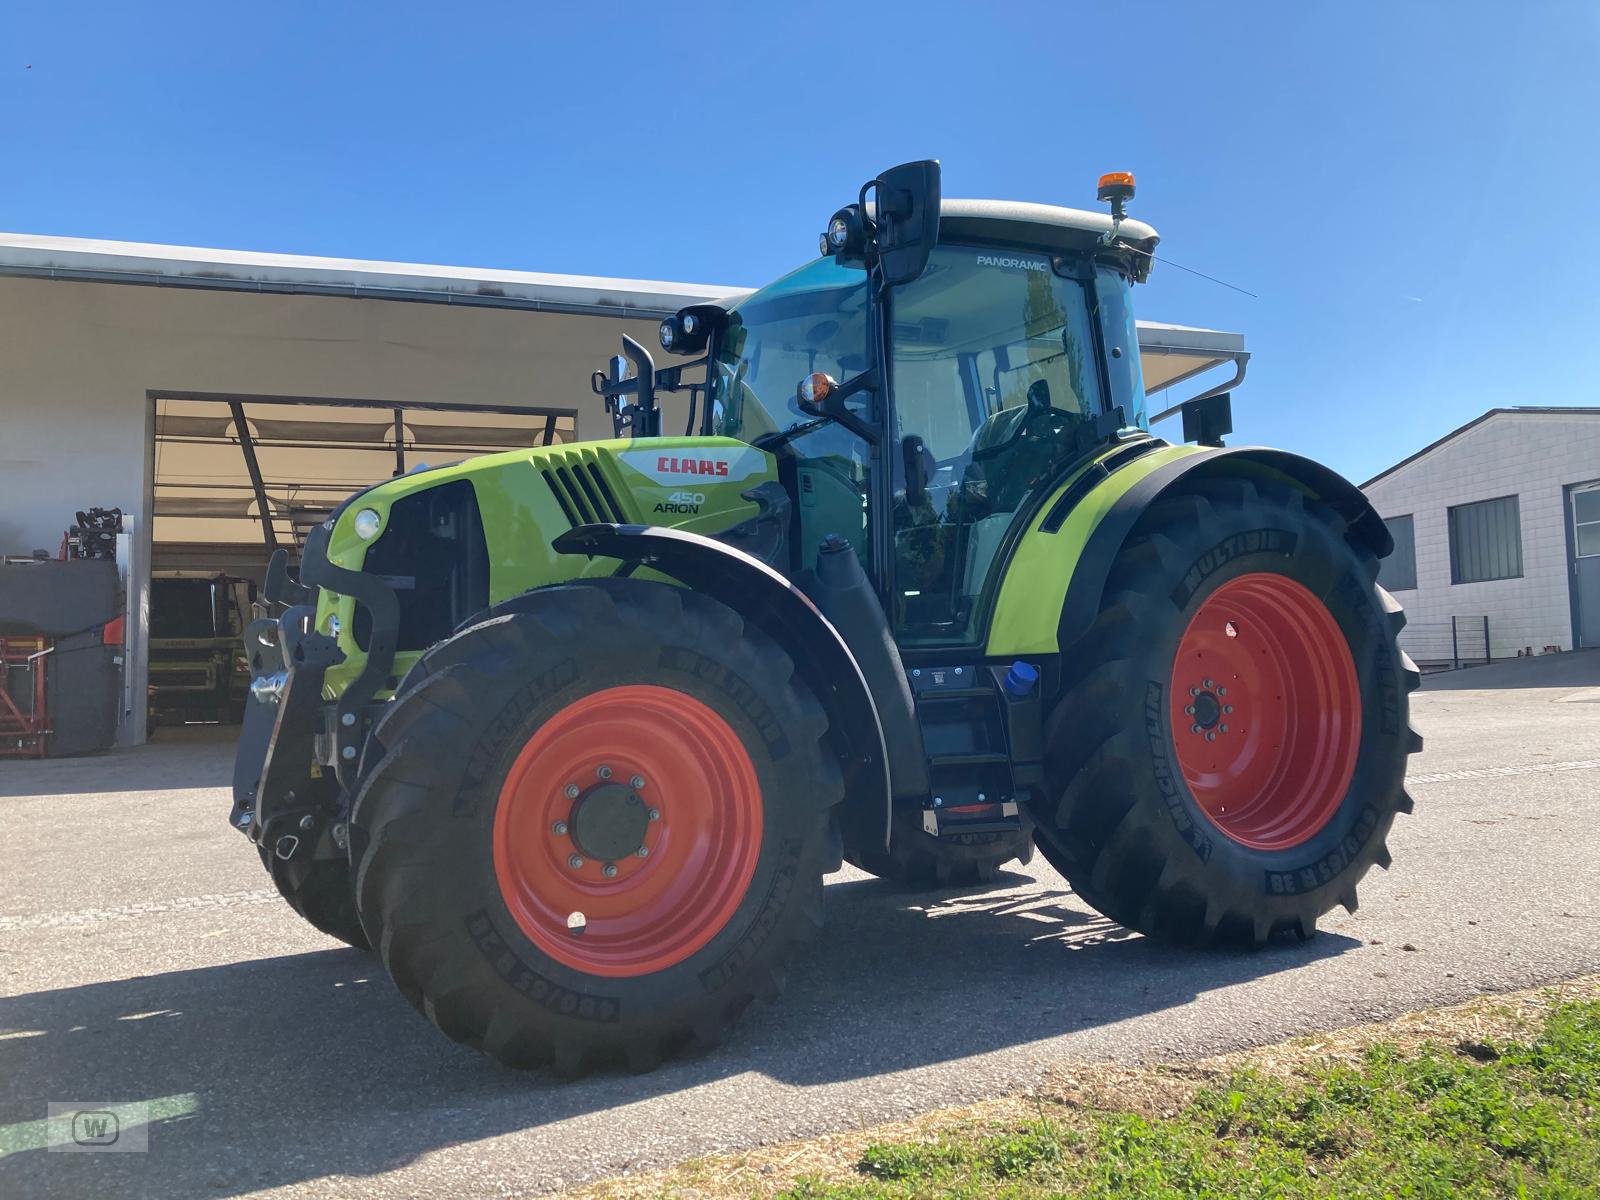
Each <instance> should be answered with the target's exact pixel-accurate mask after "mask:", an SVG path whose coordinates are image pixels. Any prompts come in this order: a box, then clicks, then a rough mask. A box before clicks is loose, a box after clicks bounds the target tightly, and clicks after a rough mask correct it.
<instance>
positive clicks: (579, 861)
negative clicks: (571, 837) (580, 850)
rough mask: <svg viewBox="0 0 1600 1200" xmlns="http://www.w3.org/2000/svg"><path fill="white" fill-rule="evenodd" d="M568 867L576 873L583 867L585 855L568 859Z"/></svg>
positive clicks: (576, 855)
mask: <svg viewBox="0 0 1600 1200" xmlns="http://www.w3.org/2000/svg"><path fill="white" fill-rule="evenodd" d="M567 866H569V867H571V868H572V869H573V870H574V871H576V870H577V869H578V868H579V867H581V866H583V855H581V854H574V855H573V856H572V857H571V858H569V859H567Z"/></svg>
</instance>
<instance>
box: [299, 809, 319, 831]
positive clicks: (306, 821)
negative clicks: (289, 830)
mask: <svg viewBox="0 0 1600 1200" xmlns="http://www.w3.org/2000/svg"><path fill="white" fill-rule="evenodd" d="M316 823H317V819H316V818H315V817H313V816H312V815H311V814H310V813H307V814H306V815H305V816H303V817H301V818H300V828H301V829H304V830H307V831H309V830H310V829H311V827H312V826H313V825H315V824H316Z"/></svg>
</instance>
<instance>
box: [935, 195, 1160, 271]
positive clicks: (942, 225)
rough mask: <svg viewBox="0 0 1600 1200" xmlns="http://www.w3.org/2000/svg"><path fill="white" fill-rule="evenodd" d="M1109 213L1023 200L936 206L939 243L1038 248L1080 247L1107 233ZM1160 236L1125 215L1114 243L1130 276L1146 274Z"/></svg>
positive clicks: (974, 201) (952, 201) (1109, 225)
mask: <svg viewBox="0 0 1600 1200" xmlns="http://www.w3.org/2000/svg"><path fill="white" fill-rule="evenodd" d="M1111 228H1112V221H1111V215H1110V214H1109V213H1103V212H1090V211H1088V210H1085V209H1081V208H1062V207H1060V206H1058V205H1055V204H1032V203H1029V202H1028V201H1025V200H945V201H943V202H942V203H941V204H940V206H939V240H940V241H981V242H1001V243H1005V244H1007V245H1014V246H1025V247H1032V248H1036V249H1039V250H1053V249H1060V250H1081V249H1083V248H1084V247H1085V245H1086V244H1088V243H1092V242H1093V241H1096V240H1098V239H1099V238H1101V237H1103V236H1105V235H1106V234H1108V233H1110V232H1111ZM1160 240H1161V235H1160V234H1158V233H1157V232H1156V231H1155V230H1154V229H1153V228H1152V227H1151V226H1149V225H1146V224H1145V223H1144V222H1143V221H1135V220H1131V219H1125V220H1124V221H1123V222H1122V224H1121V225H1120V226H1119V227H1118V228H1117V243H1118V244H1119V245H1120V246H1122V247H1123V248H1124V250H1125V252H1126V253H1127V255H1128V258H1129V260H1130V262H1129V266H1130V268H1131V270H1132V274H1133V276H1134V278H1136V279H1139V280H1143V279H1144V278H1145V276H1147V275H1148V274H1149V273H1150V260H1151V255H1152V254H1153V252H1154V251H1155V248H1156V243H1157V242H1159V241H1160Z"/></svg>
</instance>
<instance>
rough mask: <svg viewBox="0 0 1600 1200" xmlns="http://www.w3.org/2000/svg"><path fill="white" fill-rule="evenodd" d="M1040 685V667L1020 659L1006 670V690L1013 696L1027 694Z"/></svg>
mask: <svg viewBox="0 0 1600 1200" xmlns="http://www.w3.org/2000/svg"><path fill="white" fill-rule="evenodd" d="M1038 685H1039V668H1038V667H1036V666H1034V665H1033V664H1032V663H1025V662H1023V661H1021V660H1020V659H1019V660H1017V661H1016V662H1014V663H1012V664H1011V669H1010V670H1009V671H1007V672H1006V683H1005V687H1006V691H1008V692H1010V693H1011V694H1012V695H1013V696H1026V695H1028V694H1029V693H1031V692H1032V691H1033V689H1034V688H1036V687H1037V686H1038Z"/></svg>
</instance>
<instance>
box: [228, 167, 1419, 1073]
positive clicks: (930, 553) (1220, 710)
mask: <svg viewBox="0 0 1600 1200" xmlns="http://www.w3.org/2000/svg"><path fill="white" fill-rule="evenodd" d="M1100 191H1101V199H1102V200H1106V201H1109V202H1110V212H1109V213H1108V214H1104V215H1103V214H1100V213H1096V212H1083V211H1075V210H1071V209H1065V208H1056V207H1051V206H1046V205H1039V204H1023V203H1010V202H998V201H963V200H941V197H940V185H939V168H938V164H937V163H935V162H919V163H910V164H906V165H904V166H900V167H896V168H894V169H892V170H889V171H885V172H884V173H883V174H882V175H880V176H879V177H878V178H876V179H874V180H872V181H870V182H869V183H868V184H867V185H866V186H864V187H863V188H862V189H861V191H860V194H859V197H858V199H857V201H856V203H853V204H850V205H848V206H846V207H845V208H842V209H840V210H839V212H838V213H837V214H836V215H835V216H834V217H833V218H832V220H830V221H829V223H828V226H827V228H826V230H825V232H824V233H823V235H822V243H821V254H820V256H819V257H817V258H815V259H813V260H812V261H811V262H809V263H807V264H806V265H805V266H802V267H801V268H800V269H798V270H796V271H794V272H792V273H791V274H789V275H786V276H785V277H784V278H782V279H780V280H779V281H777V282H776V283H774V284H772V285H771V286H769V287H766V288H763V289H761V290H760V291H757V292H755V293H754V294H752V295H750V296H748V297H746V298H744V299H742V300H739V301H738V302H736V303H732V304H729V305H727V306H725V307H724V306H718V305H710V304H700V305H694V306H692V307H690V308H686V309H684V310H682V311H681V312H679V313H678V314H677V315H676V316H674V317H673V318H671V319H669V320H668V321H666V322H664V323H663V325H662V328H661V343H662V346H663V348H664V349H666V350H667V351H669V352H672V353H674V354H679V355H688V356H692V357H691V358H689V359H688V360H686V361H683V362H681V363H678V364H674V365H671V366H667V367H664V368H661V369H657V368H656V366H655V365H654V363H653V362H652V361H651V357H650V355H649V353H648V352H646V350H645V348H644V347H643V346H641V345H639V344H638V343H637V342H635V341H633V340H632V339H627V338H625V339H624V343H625V351H626V359H624V358H623V357H622V356H619V357H618V358H617V359H614V360H612V364H611V368H610V370H609V371H607V372H597V373H596V376H595V378H594V379H593V380H592V381H591V382H592V386H593V387H594V389H595V390H596V391H598V392H599V393H601V394H602V395H603V396H604V398H605V403H606V406H607V409H608V410H609V411H610V412H611V414H612V418H613V421H614V423H615V426H616V433H617V436H616V438H615V439H614V440H608V441H599V442H591V443H586V444H577V445H569V446H552V447H544V448H539V449H531V450H523V451H515V452H512V453H505V454H494V455H489V456H486V457H482V458H476V459H472V460H470V461H468V462H464V463H459V464H456V465H453V466H447V467H439V468H436V469H432V470H419V471H416V472H414V473H412V474H409V475H405V476H402V477H400V478H396V479H392V480H388V481H386V482H383V483H380V484H377V485H375V486H374V487H371V488H369V489H367V490H365V491H363V492H360V493H358V494H356V495H355V496H353V497H351V498H350V499H349V500H348V501H346V502H345V503H344V504H343V505H342V506H341V507H340V508H339V509H338V510H337V511H336V512H335V513H334V514H333V516H332V517H330V518H329V519H328V521H326V522H325V523H324V524H323V525H321V526H319V527H318V528H316V529H315V530H313V531H312V533H311V534H310V535H309V537H308V538H307V540H306V544H305V546H304V548H303V553H302V557H301V563H300V567H299V572H298V575H297V576H296V575H292V574H291V573H290V572H289V571H288V570H287V568H286V565H285V560H284V558H283V556H282V554H281V553H280V554H279V555H278V556H276V558H275V561H274V562H273V564H272V566H271V569H270V570H269V574H268V578H267V582H266V586H265V587H264V589H263V592H264V595H265V596H266V597H267V599H268V600H269V601H271V602H272V605H273V606H272V607H271V608H268V607H266V606H263V607H262V608H261V609H259V610H258V612H259V614H260V615H259V616H258V619H257V620H256V621H255V622H254V623H253V624H252V625H251V627H250V628H249V630H248V631H247V635H246V643H247V649H248V652H249V656H250V659H251V668H252V684H251V691H252V697H253V702H252V703H251V704H250V706H249V710H248V713H247V716H246V722H245V729H244V731H243V736H242V740H241V744H240V749H239V757H238V762H237V766H236V772H235V782H234V808H233V814H232V821H233V824H234V825H235V826H236V827H237V828H239V829H240V830H242V831H244V832H245V833H246V834H247V835H248V836H249V837H250V839H251V840H252V841H253V842H254V843H255V844H256V845H257V846H258V848H259V851H260V854H261V857H262V859H263V861H264V862H265V863H266V865H267V867H268V869H269V870H270V872H271V874H272V877H273V879H274V881H275V882H276V884H277V886H278V888H279V889H280V890H281V891H282V893H283V894H284V896H285V898H286V899H287V900H288V901H289V902H290V903H291V904H292V905H293V906H294V907H295V908H296V909H297V910H298V911H299V912H300V913H301V914H302V915H304V916H305V917H306V918H307V919H308V920H309V921H310V922H311V923H312V924H314V925H315V926H317V927H318V928H319V929H322V930H324V931H326V932H328V933H330V934H332V935H333V936H335V937H338V938H342V939H343V940H345V941H346V942H349V943H351V944H352V945H356V946H362V947H367V946H370V947H373V948H375V949H376V950H377V951H378V953H379V954H380V955H381V956H382V959H383V962H384V965H385V966H386V967H387V968H388V970H389V973H390V974H391V975H392V977H393V978H394V980H395V982H396V984H398V986H399V988H400V990H401V992H402V993H403V994H404V995H405V996H406V998H407V999H409V1000H410V1001H411V1002H412V1004H414V1005H415V1006H416V1008H417V1009H418V1010H419V1011H420V1012H422V1013H423V1014H424V1015H426V1016H427V1017H428V1019H429V1020H431V1021H433V1022H434V1023H435V1024H436V1025H437V1026H438V1027H439V1028H440V1029H441V1030H443V1031H444V1032H445V1033H446V1034H447V1035H448V1036H450V1037H451V1038H454V1039H456V1040H457V1041H462V1042H466V1043H468V1044H470V1045H472V1046H475V1047H477V1048H479V1049H481V1050H482V1051H484V1052H485V1053H487V1054H489V1055H491V1056H493V1057H494V1058H496V1059H499V1060H501V1061H503V1062H506V1063H510V1064H514V1065H519V1066H539V1065H550V1066H553V1067H554V1068H555V1069H556V1070H558V1071H559V1072H562V1073H564V1074H569V1075H570V1074H576V1073H581V1072H583V1071H585V1070H588V1069H590V1068H593V1067H596V1066H600V1065H604V1064H609V1063H620V1064H624V1065H626V1066H628V1067H631V1068H633V1069H647V1068H649V1067H650V1066H652V1065H653V1064H655V1063H656V1062H658V1061H660V1060H661V1059H662V1058H663V1057H664V1056H668V1055H671V1054H674V1053H677V1052H679V1051H683V1050H686V1049H693V1048H698V1047H705V1046H709V1045H712V1044H714V1043H715V1042H716V1041H717V1040H718V1039H719V1038H720V1037H721V1035H722V1034H723V1032H724V1031H725V1030H726V1029H727V1027H728V1026H729V1024H730V1023H731V1022H732V1021H733V1020H735V1019H736V1018H737V1017H738V1015H739V1014H740V1013H741V1012H742V1011H743V1010H744V1008H745V1007H746V1006H747V1005H748V1003H749V1002H750V1001H751V1000H752V999H753V998H756V997H763V998H767V997H771V996H773V995H775V994H776V993H777V992H778V990H779V989H780V987H781V985H782V983H783V979H784V971H785V963H786V961H787V960H788V959H789V957H790V954H791V951H792V950H793V949H794V948H795V947H796V946H797V945H798V944H799V943H802V942H804V941H806V940H807V939H809V938H811V937H813V936H814V935H815V934H816V933H817V932H818V931H819V930H820V928H821V925H822V891H823V889H822V879H823V876H824V875H826V874H827V873H829V872H830V871H833V870H835V869H837V868H838V867H839V866H840V864H841V862H842V861H849V862H851V863H853V864H855V865H856V866H858V867H860V868H862V869H864V870H866V871H868V872H871V873H873V874H876V875H880V876H885V877H889V878H892V879H895V880H898V881H900V882H901V883H902V884H907V885H915V884H933V885H940V884H970V883H976V882H981V881H983V880H985V879H987V878H989V877H990V876H991V875H992V874H993V873H994V871H995V869H996V868H997V867H999V866H1000V865H1001V864H1003V863H1005V862H1007V861H1008V860H1010V859H1013V858H1022V859H1024V860H1026V858H1027V857H1028V856H1029V854H1030V852H1031V847H1033V846H1037V847H1038V849H1039V851H1040V853H1041V854H1043V856H1044V858H1045V859H1046V860H1047V861H1048V862H1049V863H1050V865H1051V866H1053V867H1055V868H1056V870H1058V871H1059V872H1060V873H1061V874H1062V875H1063V876H1065V877H1066V879H1067V880H1068V881H1069V882H1070V883H1071V885H1072V887H1073V889H1074V890H1075V891H1077V892H1078V893H1079V894H1080V895H1081V896H1082V898H1083V899H1084V900H1085V901H1086V902H1087V903H1089V904H1091V905H1093V906H1094V907H1095V908H1097V909H1098V910H1100V911H1101V912H1102V913H1104V914H1106V915H1107V916H1108V917H1110V918H1112V919H1113V920H1115V921H1118V922H1120V923H1122V924H1123V925H1125V926H1127V927H1129V928H1131V929H1135V930H1138V931H1140V932H1142V933H1145V934H1147V935H1152V936H1155V937H1160V938H1165V939H1170V940H1172V941H1175V942H1178V943H1183V944H1190V945H1210V944H1229V945H1244V946H1253V945H1260V944H1262V943H1265V942H1267V941H1268V940H1269V939H1274V938H1306V937H1309V936H1311V934H1312V933H1313V931H1314V929H1315V927H1316V923H1317V920H1318V918H1319V917H1320V916H1322V914H1324V913H1325V912H1327V911H1329V910H1330V909H1331V908H1333V907H1334V906H1335V905H1344V906H1345V907H1346V908H1349V909H1354V907H1355V905H1356V885H1357V883H1358V882H1359V881H1360V880H1361V878H1362V876H1363V875H1365V873H1366V872H1367V870H1368V869H1369V868H1370V867H1371V866H1372V865H1373V864H1374V863H1377V864H1379V865H1380V866H1385V867H1387V866H1388V865H1389V853H1388V850H1387V848H1386V846H1385V839H1386V836H1387V834H1388V832H1389V829H1390V826H1391V824H1392V822H1393V820H1394V816H1395V814H1396V813H1397V812H1407V811H1409V810H1410V807H1411V801H1410V799H1409V798H1408V797H1407V796H1406V794H1405V791H1404V787H1403V785H1404V777H1405V769H1406V759H1407V755H1408V754H1409V753H1411V752H1413V751H1415V750H1417V749H1418V748H1419V747H1420V745H1421V742H1420V739H1419V738H1418V737H1417V735H1416V734H1415V733H1414V732H1412V730H1411V728H1410V726H1409V724H1408V721H1407V704H1408V701H1407V694H1408V693H1409V692H1410V691H1411V690H1412V689H1413V688H1414V687H1415V686H1416V683H1417V673H1416V670H1415V669H1414V667H1413V665H1412V664H1411V662H1410V661H1409V660H1408V659H1407V658H1406V656H1405V654H1403V653H1402V652H1401V651H1400V649H1399V648H1398V646H1397V645H1396V642H1395V635H1396V634H1397V632H1398V631H1399V629H1400V627H1401V625H1402V624H1403V617H1402V615H1401V612H1400V609H1399V606H1398V605H1396V604H1395V602H1394V601H1393V600H1392V599H1391V598H1390V597H1389V595H1388V594H1387V593H1386V592H1384V590H1383V589H1382V588H1381V587H1379V586H1378V584H1377V582H1376V578H1377V573H1378V562H1379V560H1380V559H1381V558H1383V557H1384V556H1385V555H1386V554H1388V553H1389V552H1390V550H1391V548H1392V544H1391V541H1390V537H1389V534H1388V532H1387V530H1386V529H1385V527H1384V524H1383V522H1382V521H1381V520H1380V519H1379V517H1378V516H1377V514H1376V513H1375V512H1374V511H1373V510H1372V508H1371V507H1370V506H1369V505H1368V504H1367V502H1366V500H1365V499H1364V498H1363V496H1362V495H1361V493H1360V492H1359V491H1358V490H1357V489H1356V488H1354V487H1353V486H1351V485H1350V484H1349V483H1348V482H1346V481H1345V480H1344V479H1342V478H1340V477H1339V476H1338V475H1336V474H1334V473H1333V472H1332V471H1330V470H1328V469H1326V468H1325V467H1322V466H1319V465H1317V464H1316V463H1313V462H1310V461H1308V460H1306V459H1304V458H1300V457H1297V456H1295V455H1292V454H1287V453H1284V452H1281V451H1276V450H1266V449H1256V448H1223V447H1222V445H1221V444H1220V438H1218V437H1217V434H1218V432H1219V431H1220V432H1226V431H1227V430H1228V428H1229V426H1230V418H1229V416H1228V412H1227V403H1228V402H1227V400H1226V398H1225V397H1220V398H1219V397H1212V398H1210V399H1208V400H1204V401H1202V402H1200V403H1198V404H1195V405H1191V406H1189V407H1188V408H1187V409H1186V410H1185V426H1186V431H1185V432H1186V436H1190V435H1191V434H1192V435H1193V436H1194V437H1195V440H1196V441H1197V442H1199V443H1200V444H1193V445H1191V444H1181V445H1171V444H1168V443H1167V442H1165V441H1163V440H1161V439H1160V438H1157V437H1153V436H1151V434H1150V433H1149V431H1148V420H1147V415H1146V411H1145V397H1144V391H1143V383H1142V376H1141V372H1140V364H1139V347H1138V341H1137V338H1136V334H1135V328H1134V321H1133V316H1132V309H1131V306H1130V301H1129V295H1130V290H1131V287H1132V285H1134V284H1135V283H1138V282H1141V281H1143V280H1144V279H1145V278H1146V276H1147V275H1148V273H1149V270H1150V267H1151V264H1152V261H1153V251H1154V248H1155V245H1156V240H1157V239H1156V234H1155V231H1154V230H1152V229H1151V228H1150V227H1149V226H1147V225H1145V224H1142V223H1140V222H1138V221H1135V220H1131V219H1129V218H1127V216H1126V215H1125V212H1124V205H1125V202H1126V200H1127V199H1128V198H1130V197H1131V195H1132V192H1133V181H1132V178H1131V176H1107V177H1106V178H1104V179H1103V180H1102V181H1101V189H1100ZM630 361H631V364H632V370H631V372H630V370H629V362H630ZM663 390H688V391H689V394H690V405H689V408H690V417H689V427H688V431H687V433H686V435H685V436H683V437H664V436H661V428H660V425H661V410H660V408H659V407H658V405H657V402H656V397H657V394H658V393H659V392H661V391H663ZM702 398H703V403H702V402H701V401H702ZM272 612H276V613H277V614H278V615H277V616H276V617H273V616H270V615H268V614H269V613H272Z"/></svg>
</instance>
